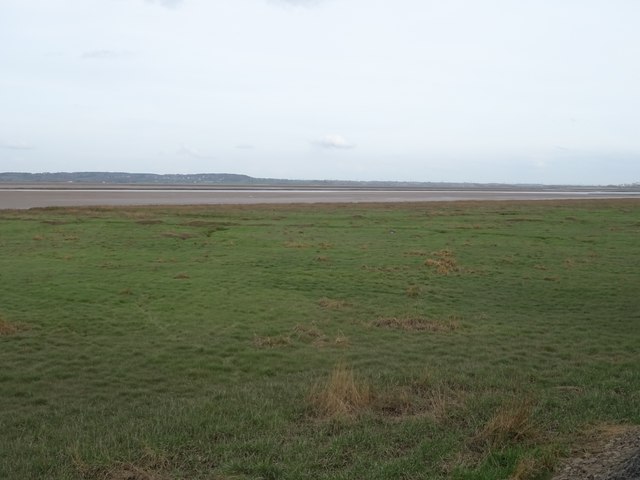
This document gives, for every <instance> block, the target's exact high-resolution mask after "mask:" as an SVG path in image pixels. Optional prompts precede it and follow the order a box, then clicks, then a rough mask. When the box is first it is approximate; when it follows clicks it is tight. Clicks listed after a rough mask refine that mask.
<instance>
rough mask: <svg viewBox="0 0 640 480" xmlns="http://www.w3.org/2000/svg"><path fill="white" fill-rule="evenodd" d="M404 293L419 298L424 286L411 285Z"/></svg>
mask: <svg viewBox="0 0 640 480" xmlns="http://www.w3.org/2000/svg"><path fill="white" fill-rule="evenodd" d="M404 293H405V294H406V295H407V297H409V298H418V297H419V296H420V294H421V293H422V288H420V285H409V286H408V287H407V288H406V289H405V291H404Z"/></svg>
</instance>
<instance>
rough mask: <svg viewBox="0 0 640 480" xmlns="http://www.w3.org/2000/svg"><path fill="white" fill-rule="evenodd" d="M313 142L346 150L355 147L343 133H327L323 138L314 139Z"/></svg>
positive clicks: (323, 146)
mask: <svg viewBox="0 0 640 480" xmlns="http://www.w3.org/2000/svg"><path fill="white" fill-rule="evenodd" d="M311 143H313V144H314V145H317V146H319V147H322V148H339V149H344V150H346V149H350V148H355V145H354V144H352V143H351V142H349V141H348V140H347V139H346V138H344V137H343V136H342V135H337V134H330V135H325V136H324V137H322V138H321V139H319V140H314V141H313V142H311Z"/></svg>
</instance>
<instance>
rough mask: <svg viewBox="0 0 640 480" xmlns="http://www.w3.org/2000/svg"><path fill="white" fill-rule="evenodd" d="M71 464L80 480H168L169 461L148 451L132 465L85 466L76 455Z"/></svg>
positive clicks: (126, 463)
mask: <svg viewBox="0 0 640 480" xmlns="http://www.w3.org/2000/svg"><path fill="white" fill-rule="evenodd" d="M72 462H73V464H74V466H75V469H76V471H77V472H78V474H79V475H80V477H81V478H84V479H87V480H169V479H170V478H171V477H170V476H169V475H167V474H166V473H164V472H166V471H167V470H169V469H170V467H171V465H170V462H169V460H168V459H167V458H166V457H165V456H164V455H161V454H159V453H157V452H154V451H152V450H150V449H148V450H147V451H145V453H144V455H142V458H140V460H139V461H137V462H136V463H135V464H134V463H129V462H118V463H115V464H113V465H111V466H91V465H87V464H86V463H85V462H84V461H83V460H82V459H81V458H80V457H79V455H78V454H77V453H75V454H73V455H72Z"/></svg>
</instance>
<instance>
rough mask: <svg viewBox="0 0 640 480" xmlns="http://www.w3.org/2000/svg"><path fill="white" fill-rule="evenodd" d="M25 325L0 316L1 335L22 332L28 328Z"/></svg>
mask: <svg viewBox="0 0 640 480" xmlns="http://www.w3.org/2000/svg"><path fill="white" fill-rule="evenodd" d="M26 329H27V328H26V326H25V325H18V324H16V323H11V322H9V321H8V320H5V319H4V318H2V317H0V337H3V336H9V335H15V334H16V333H19V332H22V331H23V330H26Z"/></svg>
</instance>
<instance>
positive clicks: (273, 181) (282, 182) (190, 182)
mask: <svg viewBox="0 0 640 480" xmlns="http://www.w3.org/2000/svg"><path fill="white" fill-rule="evenodd" d="M0 184H32V185H36V184H50V185H54V184H57V185H60V186H61V187H62V186H65V187H67V186H68V187H72V186H78V185H91V186H96V185H101V184H104V185H140V186H142V185H149V186H154V185H155V186H163V185H164V186H170V185H176V186H192V187H198V186H200V187H206V186H234V187H242V186H244V187H256V186H265V187H273V188H277V187H284V188H287V187H289V188H291V187H302V188H305V187H306V188H415V189H451V190H453V189H460V190H469V189H474V190H478V189H479V190H482V189H491V190H522V189H526V190H557V189H563V190H565V189H570V190H582V189H593V188H594V187H587V186H570V185H541V184H517V185H510V184H502V183H457V182H395V181H350V180H290V179H278V178H255V177H250V176H249V175H240V174H235V173H193V174H164V175H159V174H155V173H127V172H44V173H24V172H0ZM597 188H598V189H605V190H613V191H615V190H619V189H625V190H629V189H631V190H637V189H638V188H640V184H638V183H634V184H628V185H610V186H607V187H603V186H600V187H597Z"/></svg>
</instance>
